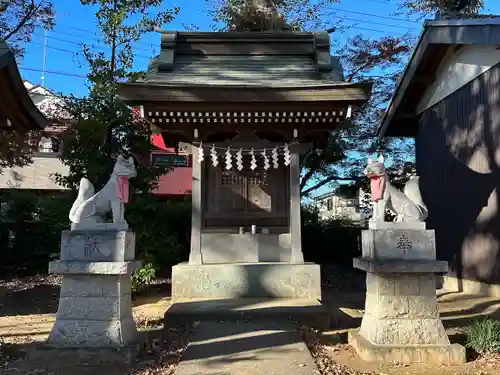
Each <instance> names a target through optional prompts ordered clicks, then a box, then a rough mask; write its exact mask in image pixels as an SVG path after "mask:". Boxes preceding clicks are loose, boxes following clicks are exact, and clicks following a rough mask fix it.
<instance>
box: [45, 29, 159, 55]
mask: <svg viewBox="0 0 500 375" xmlns="http://www.w3.org/2000/svg"><path fill="white" fill-rule="evenodd" d="M59 27H62V28H66V29H71V30H75V31H80V32H82V33H86V34H91V35H93V38H96V37H97V33H96V32H95V31H92V30H89V29H82V28H79V27H74V26H69V25H63V24H60V23H57V24H56V25H55V28H59ZM66 34H67V35H71V34H69V33H66ZM73 36H75V37H82V36H81V35H74V34H73ZM98 40H102V39H98ZM133 43H134V44H137V45H143V46H148V47H149V48H154V45H153V43H146V42H133ZM158 45H159V43H158ZM142 50H144V51H146V49H142ZM147 51H149V50H147Z"/></svg>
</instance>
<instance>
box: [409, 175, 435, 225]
mask: <svg viewBox="0 0 500 375" xmlns="http://www.w3.org/2000/svg"><path fill="white" fill-rule="evenodd" d="M419 181H420V180H419V177H410V179H409V180H408V182H407V183H406V185H405V188H404V190H403V193H404V194H405V195H406V196H407V197H408V199H410V200H411V201H412V202H413V203H415V205H416V206H417V207H418V208H419V209H420V212H421V214H422V218H423V219H424V220H425V219H427V215H428V213H429V212H428V211H427V206H426V205H425V203H424V201H423V200H422V195H421V194H420V185H419Z"/></svg>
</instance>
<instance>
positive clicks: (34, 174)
mask: <svg viewBox="0 0 500 375" xmlns="http://www.w3.org/2000/svg"><path fill="white" fill-rule="evenodd" d="M53 173H60V174H62V175H67V174H68V173H69V168H68V167H67V166H65V165H64V164H63V163H61V160H59V158H58V157H57V155H54V156H52V155H51V156H50V157H43V156H35V157H33V163H32V164H30V165H27V166H25V167H22V168H7V169H6V170H4V171H3V173H2V174H0V189H12V188H17V189H37V190H38V189H40V190H47V189H51V190H65V189H64V188H62V187H61V186H60V185H57V184H56V183H55V181H54V178H53V177H52V176H51V174H53Z"/></svg>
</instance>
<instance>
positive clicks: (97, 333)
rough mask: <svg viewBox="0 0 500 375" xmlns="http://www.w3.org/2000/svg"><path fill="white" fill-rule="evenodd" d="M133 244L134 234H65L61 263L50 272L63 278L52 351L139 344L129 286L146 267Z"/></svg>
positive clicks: (50, 341) (49, 342)
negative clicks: (141, 267) (137, 257)
mask: <svg viewBox="0 0 500 375" xmlns="http://www.w3.org/2000/svg"><path fill="white" fill-rule="evenodd" d="M134 244H135V236H134V233H133V232H131V231H117V230H87V231H81V230H74V231H64V232H63V233H62V239H61V260H58V261H53V262H50V264H49V273H51V274H59V275H62V282H61V292H60V298H59V307H58V309H57V314H56V321H55V323H54V326H53V327H52V330H51V332H50V335H49V338H48V340H47V346H46V348H47V349H54V348H58V349H65V353H66V354H65V355H74V354H75V353H81V352H82V351H83V350H86V349H85V348H87V349H88V348H106V347H108V348H126V347H128V346H130V345H133V344H134V343H135V341H136V339H137V337H136V335H137V330H136V326H135V323H134V320H133V317H132V301H131V290H130V284H131V275H132V272H134V271H135V270H137V269H138V268H140V266H141V263H140V262H139V261H134V260H133V259H134V252H135V251H134ZM72 349H74V350H72ZM79 355H80V354H78V356H79Z"/></svg>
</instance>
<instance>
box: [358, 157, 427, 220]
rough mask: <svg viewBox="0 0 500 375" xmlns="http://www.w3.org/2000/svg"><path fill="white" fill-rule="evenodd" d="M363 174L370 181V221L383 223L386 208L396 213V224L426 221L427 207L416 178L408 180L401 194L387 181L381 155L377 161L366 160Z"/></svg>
mask: <svg viewBox="0 0 500 375" xmlns="http://www.w3.org/2000/svg"><path fill="white" fill-rule="evenodd" d="M365 174H366V176H367V177H368V178H369V179H370V190H371V200H372V201H373V202H374V206H373V216H372V218H371V220H370V221H372V222H380V221H385V220H384V218H385V210H386V208H388V209H390V210H392V211H394V212H395V213H396V218H395V219H394V222H396V223H403V222H404V223H407V222H423V221H425V219H427V207H426V206H425V204H424V202H423V201H422V196H421V195H420V187H419V178H418V177H412V178H410V180H409V181H408V182H407V183H406V185H405V187H404V189H403V191H402V192H401V191H400V190H398V189H397V188H396V187H395V186H394V185H392V184H391V182H390V181H389V177H388V175H387V173H386V170H385V166H384V157H383V156H382V155H380V156H379V157H378V159H377V160H372V159H371V158H368V165H367V166H366V169H365Z"/></svg>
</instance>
